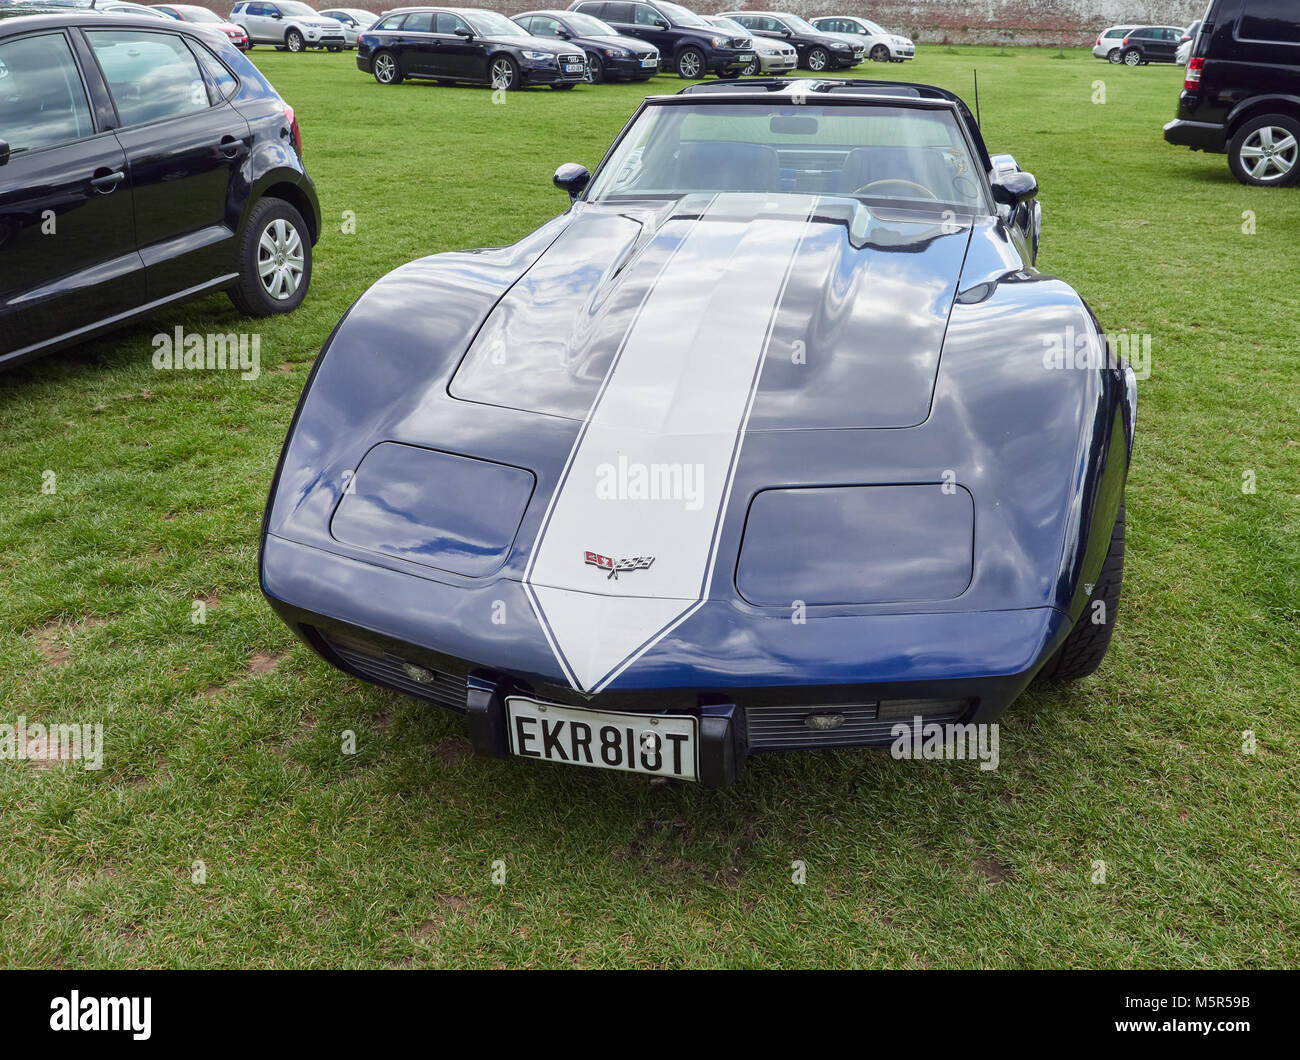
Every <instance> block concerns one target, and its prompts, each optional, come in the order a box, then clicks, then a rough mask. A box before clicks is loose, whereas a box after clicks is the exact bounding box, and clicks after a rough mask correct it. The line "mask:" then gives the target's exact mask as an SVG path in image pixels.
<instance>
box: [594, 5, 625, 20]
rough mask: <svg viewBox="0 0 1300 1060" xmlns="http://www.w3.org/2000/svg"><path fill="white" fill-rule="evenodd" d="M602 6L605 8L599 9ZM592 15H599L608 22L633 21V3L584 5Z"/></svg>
mask: <svg viewBox="0 0 1300 1060" xmlns="http://www.w3.org/2000/svg"><path fill="white" fill-rule="evenodd" d="M597 8H602V9H603V10H597ZM583 10H584V11H586V12H587V13H588V14H590V15H599V16H600V17H601V18H603V19H604V20H605V21H606V22H631V21H632V5H631V4H593V5H592V6H591V7H584V8H583Z"/></svg>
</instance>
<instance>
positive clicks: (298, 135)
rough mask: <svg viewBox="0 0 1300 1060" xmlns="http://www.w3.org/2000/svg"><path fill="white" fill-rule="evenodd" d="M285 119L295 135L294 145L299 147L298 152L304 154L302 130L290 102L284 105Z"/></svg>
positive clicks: (291, 132)
mask: <svg viewBox="0 0 1300 1060" xmlns="http://www.w3.org/2000/svg"><path fill="white" fill-rule="evenodd" d="M284 120H285V121H287V122H288V123H289V133H290V135H291V136H292V137H293V142H294V145H295V146H296V147H297V148H298V153H299V154H302V132H301V131H300V130H299V128H298V118H297V116H296V115H295V114H294V112H293V108H292V107H291V106H289V104H288V103H286V104H285V105H284Z"/></svg>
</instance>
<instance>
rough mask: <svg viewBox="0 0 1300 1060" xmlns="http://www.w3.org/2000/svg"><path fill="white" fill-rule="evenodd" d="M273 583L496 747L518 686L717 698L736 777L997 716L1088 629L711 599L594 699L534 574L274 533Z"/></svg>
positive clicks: (365, 674)
mask: <svg viewBox="0 0 1300 1060" xmlns="http://www.w3.org/2000/svg"><path fill="white" fill-rule="evenodd" d="M261 583H262V590H263V592H264V594H265V595H266V597H267V599H268V601H269V602H270V604H271V606H272V608H273V609H274V610H275V612H276V613H277V615H279V617H280V618H281V619H282V620H283V621H284V622H285V623H286V624H287V625H288V626H289V627H290V628H291V629H293V630H294V632H295V633H296V634H297V635H298V636H299V637H300V638H302V639H303V640H304V641H305V642H306V643H307V644H309V645H310V646H311V647H312V648H313V649H314V650H315V651H316V652H317V653H318V654H320V655H321V656H322V657H323V658H324V659H326V660H327V661H328V662H330V663H331V664H333V665H334V666H336V667H337V668H339V669H341V670H343V671H345V672H346V673H349V674H352V675H353V676H356V677H359V678H362V679H363V680H367V681H370V682H372V683H375V684H379V685H382V686H384V687H387V688H392V689H396V690H398V691H401V692H404V693H407V694H409V695H414V696H417V697H419V698H421V699H424V700H426V701H428V702H432V703H436V704H437V705H439V706H442V707H445V708H448V709H450V710H453V711H456V712H457V713H462V714H467V715H469V716H470V725H471V734H472V735H473V736H474V740H475V745H476V747H477V748H478V749H479V750H481V751H482V752H483V753H485V754H492V755H497V756H500V755H502V754H503V753H504V752H502V751H501V744H500V738H501V729H500V726H501V725H503V724H504V721H503V718H504V715H503V714H502V713H501V711H502V709H503V707H502V704H503V703H504V699H505V696H506V695H511V694H517V695H524V696H528V697H531V698H536V699H541V700H545V701H549V702H554V703H559V704H565V705H569V706H573V707H578V708H586V709H595V710H611V711H622V712H627V713H634V714H647V715H653V714H664V713H668V714H672V713H687V714H696V715H697V716H701V718H702V721H701V725H702V728H701V734H702V736H703V734H704V732H705V731H706V727H705V726H704V723H703V716H702V713H701V712H703V713H704V714H708V712H709V711H710V710H713V711H714V713H715V714H716V715H717V716H718V717H725V719H726V721H725V723H724V722H722V721H719V722H717V723H716V724H715V726H714V727H716V728H721V729H725V730H726V731H725V732H724V733H720V734H719V735H718V736H717V739H716V740H715V741H714V743H713V745H712V746H714V751H712V752H709V753H710V754H714V753H716V755H717V758H716V763H717V765H716V770H715V772H714V774H713V775H716V776H717V777H720V778H721V779H720V780H719V781H718V782H719V783H730V782H731V780H734V776H735V772H736V771H737V770H738V769H739V765H737V764H736V763H739V764H740V765H743V761H744V758H745V757H746V756H747V755H750V754H756V753H764V752H771V751H785V750H803V749H817V748H831V747H870V746H886V745H888V744H890V743H892V742H893V740H894V738H895V737H894V734H893V729H894V726H896V725H897V724H899V723H900V722H902V721H911V718H912V717H913V716H914V714H913V711H915V713H916V714H919V715H920V716H922V717H923V718H924V719H925V720H926V722H927V723H928V722H930V721H952V722H962V723H983V722H989V721H991V720H993V719H995V718H996V717H997V716H998V715H999V714H1000V713H1001V712H1002V711H1003V710H1004V709H1005V708H1006V706H1007V705H1008V704H1009V703H1010V702H1011V700H1012V699H1014V698H1015V696H1016V695H1018V694H1019V692H1020V691H1021V690H1022V689H1023V688H1024V687H1025V685H1026V684H1028V682H1029V681H1030V680H1031V679H1032V677H1033V675H1034V673H1036V672H1037V670H1038V668H1039V667H1040V666H1041V665H1042V663H1043V662H1044V661H1045V660H1046V659H1047V658H1049V657H1050V655H1051V653H1052V652H1053V651H1054V650H1055V649H1056V647H1057V645H1059V643H1060V641H1061V640H1062V639H1063V638H1064V637H1065V635H1066V633H1067V632H1068V630H1069V626H1070V622H1069V619H1068V618H1067V616H1065V615H1064V614H1063V613H1062V612H1060V611H1058V610H1056V609H1055V608H1051V607H1040V608H1027V609H1018V610H1007V611H974V612H930V613H918V614H898V613H892V614H873V615H859V616H844V615H838V616H834V617H825V618H822V617H810V618H808V620H807V621H806V623H804V624H801V625H795V624H792V623H791V622H790V620H789V617H788V615H781V616H772V615H769V614H759V613H756V612H754V611H752V610H751V611H744V610H741V609H737V608H736V607H735V606H734V605H733V604H732V603H731V602H728V601H708V602H706V603H705V604H704V605H703V606H702V607H701V608H700V609H699V610H698V611H697V612H696V613H695V614H694V615H692V617H691V618H690V619H689V620H688V621H687V622H686V623H683V625H682V626H681V627H679V629H678V630H677V631H675V632H674V635H673V637H672V638H669V639H668V640H666V641H664V642H663V643H662V644H660V645H658V646H656V647H655V648H654V649H653V650H651V651H650V652H648V653H647V654H646V655H644V656H643V657H642V659H641V660H640V661H639V662H638V663H637V664H636V665H634V666H631V667H629V668H628V669H627V670H626V671H624V672H623V673H622V674H621V675H620V676H619V677H618V678H617V679H616V680H615V681H613V682H612V683H611V684H610V685H609V686H608V688H606V689H605V690H604V691H601V692H599V693H597V694H595V695H594V696H587V695H584V694H580V693H578V692H576V691H574V689H573V688H572V687H570V686H569V685H568V683H567V682H565V681H564V679H563V677H562V676H561V673H560V670H559V667H558V665H557V663H556V661H555V658H554V656H553V655H552V654H551V652H550V649H549V647H548V646H547V644H546V642H545V639H544V638H543V637H542V635H541V633H540V629H537V628H534V627H536V622H535V619H534V618H533V616H532V613H531V610H530V608H529V605H528V602H527V600H526V598H525V596H524V594H523V592H522V589H521V587H520V586H519V585H518V583H516V582H512V581H509V580H491V584H489V585H484V586H483V587H481V588H473V589H466V588H459V587H455V586H451V585H447V584H444V583H441V582H437V581H432V580H428V579H425V578H419V577H413V576H411V575H409V574H405V573H401V572H399V571H395V570H392V569H389V568H387V567H381V566H377V565H373V564H369V563H365V562H362V561H359V560H356V559H353V558H350V557H346V556H342V555H339V554H336V553H333V552H329V551H326V550H323V549H317V548H312V547H309V546H306V545H301V544H298V543H296V542H292V541H289V540H287V539H285V538H280V537H276V536H274V535H267V536H266V538H265V539H264V542H263V551H262V562H261ZM498 605H499V606H500V607H502V608H503V609H504V610H503V612H502V613H504V614H506V615H509V616H515V617H513V618H512V619H511V620H510V622H508V623H507V624H506V625H504V626H498V627H495V630H494V631H493V632H492V634H491V635H485V634H484V630H483V626H482V623H481V621H479V620H478V619H477V618H476V617H475V616H481V615H483V614H491V613H492V611H493V608H494V607H495V606H498ZM503 631H504V634H505V635H503ZM724 708H726V709H724ZM813 713H831V714H835V715H840V716H842V719H843V721H842V724H840V725H839V726H838V727H837V728H833V729H829V730H825V731H815V730H814V729H812V728H809V727H808V725H807V724H806V719H807V717H808V716H809V715H811V714H813ZM476 727H477V728H476ZM727 756H731V759H732V760H734V761H733V762H732V765H731V766H728V765H727V764H726V763H727V761H728V757H727ZM710 768H712V767H710ZM705 772H706V770H705V769H704V766H703V764H702V775H703V774H704V773H705ZM728 778H730V779H728ZM706 782H709V781H707V779H706Z"/></svg>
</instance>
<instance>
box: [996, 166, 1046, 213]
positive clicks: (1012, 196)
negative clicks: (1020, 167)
mask: <svg viewBox="0 0 1300 1060" xmlns="http://www.w3.org/2000/svg"><path fill="white" fill-rule="evenodd" d="M1037 194H1038V181H1037V180H1035V179H1034V175H1033V174H1032V173H1021V172H1015V173H1003V174H1002V176H1000V177H998V179H997V180H995V181H994V182H993V199H994V201H995V202H1000V203H1002V204H1003V205H1004V206H1019V205H1020V204H1021V203H1022V202H1024V201H1025V200H1026V199H1032V198H1033V197H1034V196H1035V195H1037Z"/></svg>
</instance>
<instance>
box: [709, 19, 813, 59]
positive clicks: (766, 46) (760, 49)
mask: <svg viewBox="0 0 1300 1060" xmlns="http://www.w3.org/2000/svg"><path fill="white" fill-rule="evenodd" d="M707 21H708V22H709V23H710V24H711V25H714V26H717V27H718V29H725V30H726V31H727V32H728V33H730V34H731V35H732V36H735V37H750V33H749V30H747V29H746V28H745V27H744V26H742V25H741V24H740V23H739V22H733V21H732V20H731V19H729V18H722V17H720V16H718V15H709V16H707ZM750 39H751V40H752V41H753V43H754V61H753V62H752V63H750V64H749V65H748V66H747V67H745V69H743V70H741V71H740V72H741V73H742V74H788V73H789V72H790V71H791V70H793V69H794V68H795V67H796V66H798V65H799V53H798V52H797V51H795V50H794V48H793V47H792V46H791V45H789V44H786V43H784V42H783V41H779V40H772V39H771V38H770V37H759V36H753V37H750Z"/></svg>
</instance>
